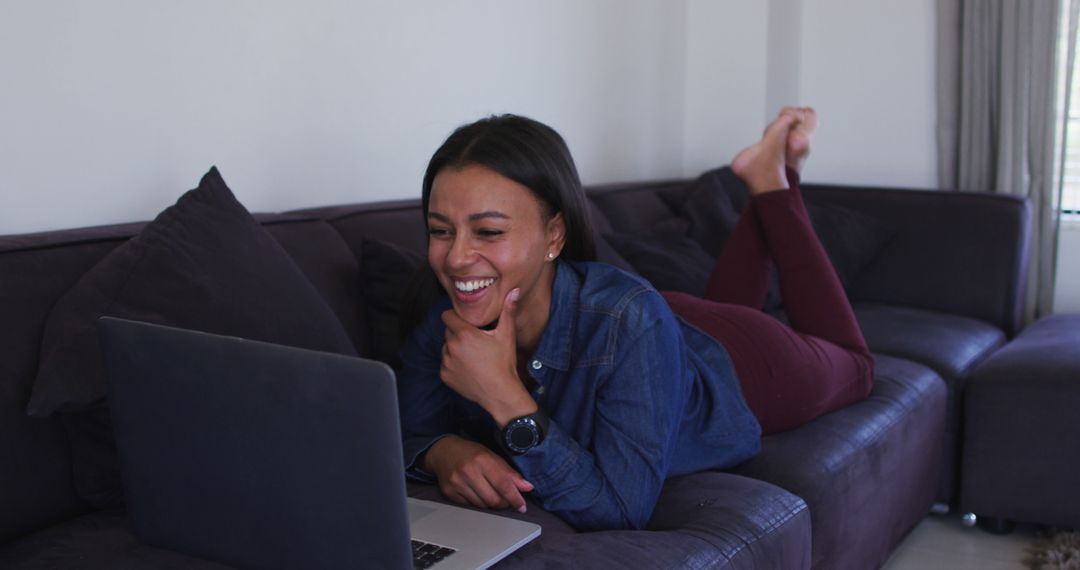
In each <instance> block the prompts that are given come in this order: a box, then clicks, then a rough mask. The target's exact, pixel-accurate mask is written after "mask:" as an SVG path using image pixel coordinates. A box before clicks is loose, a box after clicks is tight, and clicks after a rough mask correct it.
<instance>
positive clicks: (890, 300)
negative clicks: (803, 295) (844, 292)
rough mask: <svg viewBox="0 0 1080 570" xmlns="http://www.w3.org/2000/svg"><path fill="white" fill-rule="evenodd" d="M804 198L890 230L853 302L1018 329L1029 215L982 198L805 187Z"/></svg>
mask: <svg viewBox="0 0 1080 570" xmlns="http://www.w3.org/2000/svg"><path fill="white" fill-rule="evenodd" d="M803 192H804V196H805V197H806V199H807V200H808V201H813V202H815V203H818V204H828V205H835V206H839V207H843V208H848V209H851V210H855V211H858V212H861V213H864V214H866V215H868V216H871V217H873V218H875V219H877V220H880V222H881V223H882V224H883V225H885V226H887V227H889V228H890V229H892V230H894V231H895V234H894V235H893V237H892V239H891V240H890V241H889V242H888V243H887V244H886V245H885V247H884V248H883V249H882V251H881V252H880V254H879V255H878V257H877V258H875V259H874V260H873V261H872V262H871V263H870V264H869V265H868V266H867V267H866V268H865V269H864V270H863V271H862V273H861V274H860V275H859V276H858V278H857V279H856V280H855V281H854V282H853V283H852V284H851V288H850V290H849V291H848V294H849V295H850V297H851V299H852V301H866V302H876V303H886V304H897V305H908V306H913V307H920V308H924V309H931V310H936V311H942V312H945V313H952V314H956V315H962V316H967V317H972V318H975V319H980V320H982V321H986V322H989V323H991V324H993V325H995V326H997V327H1000V328H1001V329H1002V330H1004V331H1005V334H1007V335H1009V336H1013V335H1014V334H1016V333H1017V332H1018V331H1019V330H1020V328H1021V326H1022V318H1023V308H1024V291H1025V283H1026V280H1027V270H1028V254H1027V250H1028V242H1029V239H1030V238H1029V234H1030V229H1029V228H1030V219H1031V208H1030V205H1029V203H1028V201H1027V200H1026V199H1023V198H1019V197H1016V196H1007V195H1001V194H989V193H981V192H954V191H943V190H906V189H897V188H868V187H855V186H836V185H823V184H804V185H803Z"/></svg>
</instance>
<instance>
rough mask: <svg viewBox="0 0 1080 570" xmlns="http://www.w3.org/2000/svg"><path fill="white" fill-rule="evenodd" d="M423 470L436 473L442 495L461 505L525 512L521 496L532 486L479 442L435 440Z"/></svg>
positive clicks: (462, 439) (453, 437) (457, 438)
mask: <svg viewBox="0 0 1080 570" xmlns="http://www.w3.org/2000/svg"><path fill="white" fill-rule="evenodd" d="M424 469H426V470H427V471H430V472H431V473H434V474H435V477H436V478H437V479H438V480H439V490H440V491H442V494H443V495H444V496H445V497H446V498H448V499H450V500H451V501H454V502H455V503H458V504H462V505H473V506H475V507H482V508H483V507H486V508H489V509H505V508H507V507H510V508H513V509H514V510H516V511H518V512H519V513H523V512H525V498H524V497H522V496H521V494H522V493H527V492H529V491H532V490H533V485H532V483H529V482H528V481H526V480H525V479H523V478H522V477H521V474H520V473H518V472H517V471H515V470H514V468H513V467H510V465H509V464H507V463H506V461H504V460H503V458H501V457H499V456H498V455H496V454H495V453H494V452H492V451H491V450H490V449H488V448H486V447H484V446H483V445H480V444H479V443H476V442H473V441H469V440H467V439H464V438H460V437H458V436H454V435H450V436H446V437H444V438H442V439H440V440H439V441H436V442H435V443H434V444H433V445H432V446H431V448H430V449H428V451H427V453H426V454H425V455H424Z"/></svg>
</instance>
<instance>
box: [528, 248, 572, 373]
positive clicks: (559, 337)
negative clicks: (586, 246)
mask: <svg viewBox="0 0 1080 570" xmlns="http://www.w3.org/2000/svg"><path fill="white" fill-rule="evenodd" d="M580 294H581V276H580V275H578V272H577V271H576V270H575V269H574V267H573V263H572V262H570V261H567V260H564V259H560V260H559V261H556V262H555V280H554V282H553V283H552V284H551V310H550V313H549V315H548V323H547V327H545V328H544V334H542V335H541V336H540V344H539V345H537V347H536V352H534V353H533V360H534V361H537V360H538V361H540V363H541V364H543V365H544V366H550V367H552V368H555V369H556V370H563V371H565V370H569V368H570V350H571V347H572V346H573V343H574V324H575V321H576V320H575V319H574V315H577V313H578V304H579V301H578V299H579V298H580Z"/></svg>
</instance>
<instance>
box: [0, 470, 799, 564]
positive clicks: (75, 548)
mask: <svg viewBox="0 0 1080 570" xmlns="http://www.w3.org/2000/svg"><path fill="white" fill-rule="evenodd" d="M408 487H409V495H411V496H414V497H417V498H421V499H426V500H433V501H440V502H446V500H445V499H443V498H442V497H441V496H440V494H439V491H438V488H437V487H435V486H432V485H424V484H420V483H415V482H410V483H409V485H408ZM498 514H500V515H502V516H506V517H510V518H515V519H519V520H526V521H529V522H533V523H536V524H539V525H541V526H542V527H543V533H542V534H541V535H540V536H539V537H537V538H536V539H535V540H533V541H532V542H530V543H529V544H527V545H525V546H524V547H523V548H522V549H520V550H518V551H517V552H515V553H513V554H511V555H510V556H509V557H508V558H506V559H505V560H503V561H501V562H500V563H499V568H546V567H549V566H550V567H565V566H566V565H567V564H568V561H573V562H574V564H573V565H574V566H576V567H582V568H628V567H633V568H749V567H768V568H808V567H809V563H810V513H809V511H808V510H807V508H806V503H804V502H803V501H802V499H800V498H798V497H796V496H794V495H792V494H790V493H788V492H786V491H784V490H783V489H779V488H777V487H775V486H773V485H770V484H768V483H763V482H761V481H756V480H754V479H749V478H746V477H739V476H737V475H730V474H726V473H696V474H693V475H686V476H683V477H677V478H674V479H671V480H668V481H667V482H666V483H665V484H664V488H663V490H662V491H661V495H660V499H659V502H658V504H657V508H656V511H655V512H654V513H653V516H652V519H651V520H650V522H649V527H648V530H645V531H627V530H617V531H600V532H589V533H578V532H577V531H575V530H574V529H573V528H572V527H570V525H568V524H566V523H565V522H563V521H562V520H560V519H559V518H558V517H556V516H555V515H553V514H551V513H548V512H546V511H544V510H542V509H540V508H539V507H537V506H536V505H534V504H531V503H530V505H529V509H528V512H526V513H524V514H521V513H517V512H512V511H502V512H499V513H498ZM0 567H3V568H10V569H12V570H36V569H44V568H117V569H121V570H123V569H132V570H135V569H141V568H173V569H177V570H188V569H190V570H224V569H226V568H229V567H228V566H225V565H222V564H217V563H214V562H210V561H207V560H202V559H199V558H193V557H190V556H186V555H184V554H180V553H178V552H173V551H170V550H165V549H160V548H154V547H152V546H147V545H145V544H142V543H140V542H139V541H138V540H137V539H136V537H135V535H134V534H133V530H132V528H131V522H130V519H129V518H128V516H127V514H126V513H125V512H124V511H123V510H120V509H111V510H105V511H98V512H95V513H92V514H89V515H85V516H82V517H78V518H75V519H72V520H69V521H66V522H64V523H62V524H60V525H57V526H55V527H52V528H48V529H45V530H42V531H40V532H37V533H35V534H32V535H30V536H27V537H24V538H21V539H18V540H15V541H12V542H11V543H10V544H7V545H4V546H0Z"/></svg>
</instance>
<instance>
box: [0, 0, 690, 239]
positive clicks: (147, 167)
mask: <svg viewBox="0 0 1080 570" xmlns="http://www.w3.org/2000/svg"><path fill="white" fill-rule="evenodd" d="M686 22H687V17H686V5H685V2H670V3H669V2H656V1H650V0H590V1H588V2H580V1H577V0H554V1H547V2H527V1H524V0H487V1H483V0H463V1H456V2H442V1H437V0H417V1H410V2H375V1H368V2H355V1H344V0H341V1H335V0H318V1H313V2H293V1H286V0H247V1H240V0H232V1H211V0H190V1H186V2H165V1H161V0H159V1H145V0H102V1H100V2H82V1H78V0H66V1H64V0H57V1H50V2H34V1H32V0H13V1H5V2H3V3H0V70H3V88H2V89H0V173H2V177H0V234H9V233H18V232H28V231H37V230H47V229H53V228H64V227H73V226H82V225H93V224H104V223H111V222H119V221H130V220H137V219H148V218H150V217H152V216H153V215H154V214H156V213H157V212H158V211H160V210H161V209H163V208H164V207H166V206H168V205H169V204H171V203H172V202H173V201H175V199H176V198H177V197H178V196H179V195H180V194H181V193H182V192H183V191H184V190H186V189H188V188H191V187H193V186H194V185H195V184H196V183H197V181H198V178H199V176H200V175H201V174H202V173H203V172H204V171H205V170H206V169H207V168H208V167H209V166H210V165H212V164H216V165H218V166H219V168H220V169H221V171H222V173H223V175H224V176H225V179H226V181H228V182H229V184H230V186H231V187H232V188H233V189H234V191H235V192H236V194H237V196H238V197H239V198H240V200H241V201H242V202H244V203H245V204H246V205H247V206H248V207H249V209H252V210H259V211H272V210H282V209H288V208H293V207H302V206H314V205H320V204H331V203H342V202H350V201H368V200H378V199H387V198H402V197H412V196H417V195H418V194H419V182H420V177H421V176H422V173H423V168H424V166H425V165H426V162H427V159H428V158H429V157H430V155H431V153H432V152H433V151H434V149H435V148H436V147H437V146H438V144H439V143H440V142H441V141H442V140H443V139H444V138H445V137H446V135H448V134H449V132H450V131H451V130H452V129H453V128H454V127H456V126H458V125H460V124H462V123H465V122H468V121H470V120H473V119H475V118H479V117H480V116H483V115H486V114H490V113H498V112H510V111H512V112H516V113H521V114H527V115H531V116H534V117H535V118H537V119H540V120H542V121H545V122H548V123H549V124H551V125H553V126H554V127H555V128H556V129H558V130H560V131H561V132H562V133H563V135H564V136H565V137H566V139H567V141H568V143H569V144H570V147H571V150H572V151H573V152H574V154H575V156H576V157H577V160H578V161H579V168H580V170H581V174H582V177H583V178H584V179H585V180H586V181H587V182H602V181H613V180H620V179H622V180H626V179H643V178H657V177H670V176H679V175H681V174H682V171H683V160H682V156H683V153H682V151H683V146H682V145H683V124H682V118H683V105H684V77H685V63H684V62H685V54H686V38H685V28H686Z"/></svg>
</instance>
